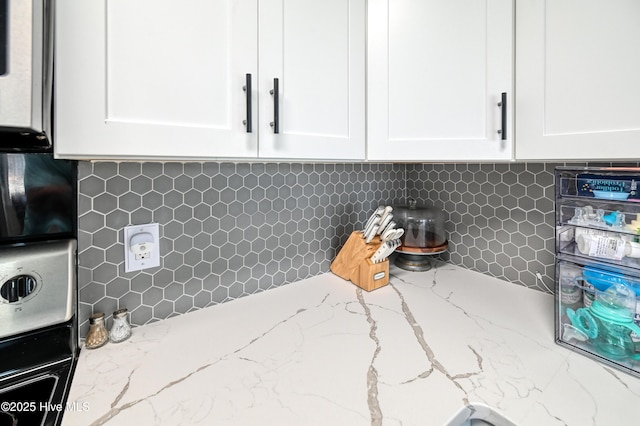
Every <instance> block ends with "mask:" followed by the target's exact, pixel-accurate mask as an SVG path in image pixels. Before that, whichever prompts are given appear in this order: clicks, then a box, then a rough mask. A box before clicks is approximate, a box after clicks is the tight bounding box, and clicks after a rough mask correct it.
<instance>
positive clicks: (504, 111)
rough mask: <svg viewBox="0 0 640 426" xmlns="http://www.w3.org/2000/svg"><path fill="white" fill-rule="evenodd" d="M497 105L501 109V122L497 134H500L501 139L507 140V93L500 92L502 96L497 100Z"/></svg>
mask: <svg viewBox="0 0 640 426" xmlns="http://www.w3.org/2000/svg"><path fill="white" fill-rule="evenodd" d="M498 106H499V107H500V109H501V111H500V113H501V116H502V118H501V122H502V124H501V125H500V130H498V134H499V135H501V137H500V139H502V140H503V141H505V140H507V93H506V92H502V98H501V100H500V102H498Z"/></svg>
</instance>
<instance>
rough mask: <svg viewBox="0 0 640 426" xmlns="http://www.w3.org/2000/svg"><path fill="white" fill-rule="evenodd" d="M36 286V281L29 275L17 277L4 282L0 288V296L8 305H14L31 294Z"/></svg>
mask: <svg viewBox="0 0 640 426" xmlns="http://www.w3.org/2000/svg"><path fill="white" fill-rule="evenodd" d="M36 285H37V283H36V279H35V278H33V277H32V276H31V275H18V276H16V277H13V278H11V279H10V280H8V281H5V283H4V284H3V285H2V287H0V296H1V297H2V298H4V299H5V300H6V301H8V302H9V303H14V302H17V301H18V300H20V299H21V298H23V297H27V296H28V295H30V294H31V293H33V291H34V290H35V289H36Z"/></svg>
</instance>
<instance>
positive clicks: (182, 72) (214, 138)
mask: <svg viewBox="0 0 640 426" xmlns="http://www.w3.org/2000/svg"><path fill="white" fill-rule="evenodd" d="M56 9H57V11H56V12H57V21H56V61H55V64H56V70H55V71H56V75H55V79H56V104H55V139H54V147H55V152H56V155H57V156H58V157H67V158H105V157H106V158H154V157H176V158H181V157H207V156H221V157H224V156H232V157H236V156H237V157H252V156H253V157H255V156H256V155H257V146H258V141H257V137H256V134H249V133H246V132H245V129H244V126H243V124H242V121H243V120H244V119H245V116H246V103H245V95H244V92H243V91H242V87H243V85H244V81H245V75H246V74H247V73H250V74H252V75H256V74H257V42H256V39H257V7H256V1H255V0H254V1H241V2H238V1H233V0H217V1H190V2H175V1H170V0H135V1H130V0H109V1H105V0H102V1H99V0H93V1H83V0H60V1H58V2H57V4H56ZM253 109H254V114H257V110H256V108H255V107H254V108H253Z"/></svg>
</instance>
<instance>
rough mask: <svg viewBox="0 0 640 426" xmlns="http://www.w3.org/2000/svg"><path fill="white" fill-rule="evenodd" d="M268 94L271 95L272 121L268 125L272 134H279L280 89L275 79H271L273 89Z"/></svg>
mask: <svg viewBox="0 0 640 426" xmlns="http://www.w3.org/2000/svg"><path fill="white" fill-rule="evenodd" d="M269 93H271V94H272V95H273V121H272V122H271V123H269V125H270V126H271V127H273V133H280V107H279V104H280V102H279V98H280V89H279V87H278V79H277V78H274V79H273V89H272V90H270V91H269Z"/></svg>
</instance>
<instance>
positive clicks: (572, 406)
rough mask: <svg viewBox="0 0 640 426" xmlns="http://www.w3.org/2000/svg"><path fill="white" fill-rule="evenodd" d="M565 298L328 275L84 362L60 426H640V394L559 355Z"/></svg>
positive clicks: (503, 287)
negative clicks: (364, 285)
mask: <svg viewBox="0 0 640 426" xmlns="http://www.w3.org/2000/svg"><path fill="white" fill-rule="evenodd" d="M553 317H554V307H553V297H552V296H550V295H548V294H543V293H541V292H538V291H534V290H530V289H526V288H523V287H521V286H518V285H513V284H509V283H506V282H503V281H501V280H498V279H495V278H491V277H488V276H485V275H482V274H479V273H476V272H472V271H468V270H465V269H462V268H458V267H455V266H451V265H447V264H438V266H437V268H434V269H432V270H431V271H429V272H420V273H417V272H407V271H403V270H400V269H397V268H395V267H392V268H391V282H390V285H388V286H385V287H383V288H380V289H378V290H375V291H373V292H371V293H367V292H366V291H363V290H361V289H359V288H358V287H356V286H354V285H353V284H351V283H350V282H348V281H344V280H342V279H341V278H339V277H337V276H335V275H333V274H331V273H329V274H324V275H321V276H317V277H314V278H310V279H306V280H303V281H300V282H297V283H294V284H289V285H286V286H283V287H279V288H276V289H272V290H269V291H266V292H263V293H259V294H255V295H252V296H249V297H245V298H242V299H238V300H234V301H231V302H228V303H223V304H220V305H216V306H213V307H210V308H206V309H202V310H199V311H195V312H191V313H189V314H186V315H180V316H177V317H174V318H170V319H168V320H164V321H160V322H156V323H152V324H149V325H146V326H142V327H137V328H134V330H133V336H132V337H131V338H130V339H129V340H127V341H125V342H123V343H119V344H111V343H110V344H107V345H106V346H104V347H102V348H99V349H96V350H93V351H92V350H82V352H81V354H80V360H79V363H78V367H77V370H76V373H75V377H74V380H73V385H72V388H71V393H70V396H69V403H70V404H74V405H72V406H74V407H76V408H75V409H72V410H68V411H67V412H66V413H65V415H64V418H63V425H82V426H87V425H102V424H106V425H136V424H137V425H151V424H158V425H192V424H193V425H198V424H201V425H234V426H235V425H349V426H352V425H377V424H382V425H443V424H445V423H447V421H448V420H450V419H451V418H452V417H453V416H454V415H455V414H456V413H457V412H458V411H459V410H461V409H462V408H463V407H464V406H465V405H466V404H485V405H488V406H490V407H493V408H494V409H496V410H497V411H498V412H500V413H502V414H503V415H505V416H506V417H507V418H509V419H510V420H512V421H513V422H515V423H516V424H517V425H519V426H526V425H532V426H533V425H545V426H553V425H580V426H584V425H598V426H606V425H624V424H637V423H638V422H640V411H639V408H638V407H640V379H637V378H635V377H632V376H630V375H627V374H625V373H622V372H619V371H617V370H614V369H612V368H610V367H607V366H604V365H602V364H599V363H597V362H595V361H593V360H591V359H589V358H587V357H584V356H582V355H579V354H577V353H574V352H572V351H570V350H568V349H565V348H563V347H560V346H558V345H556V343H555V342H554V330H553V327H554V323H553Z"/></svg>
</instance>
